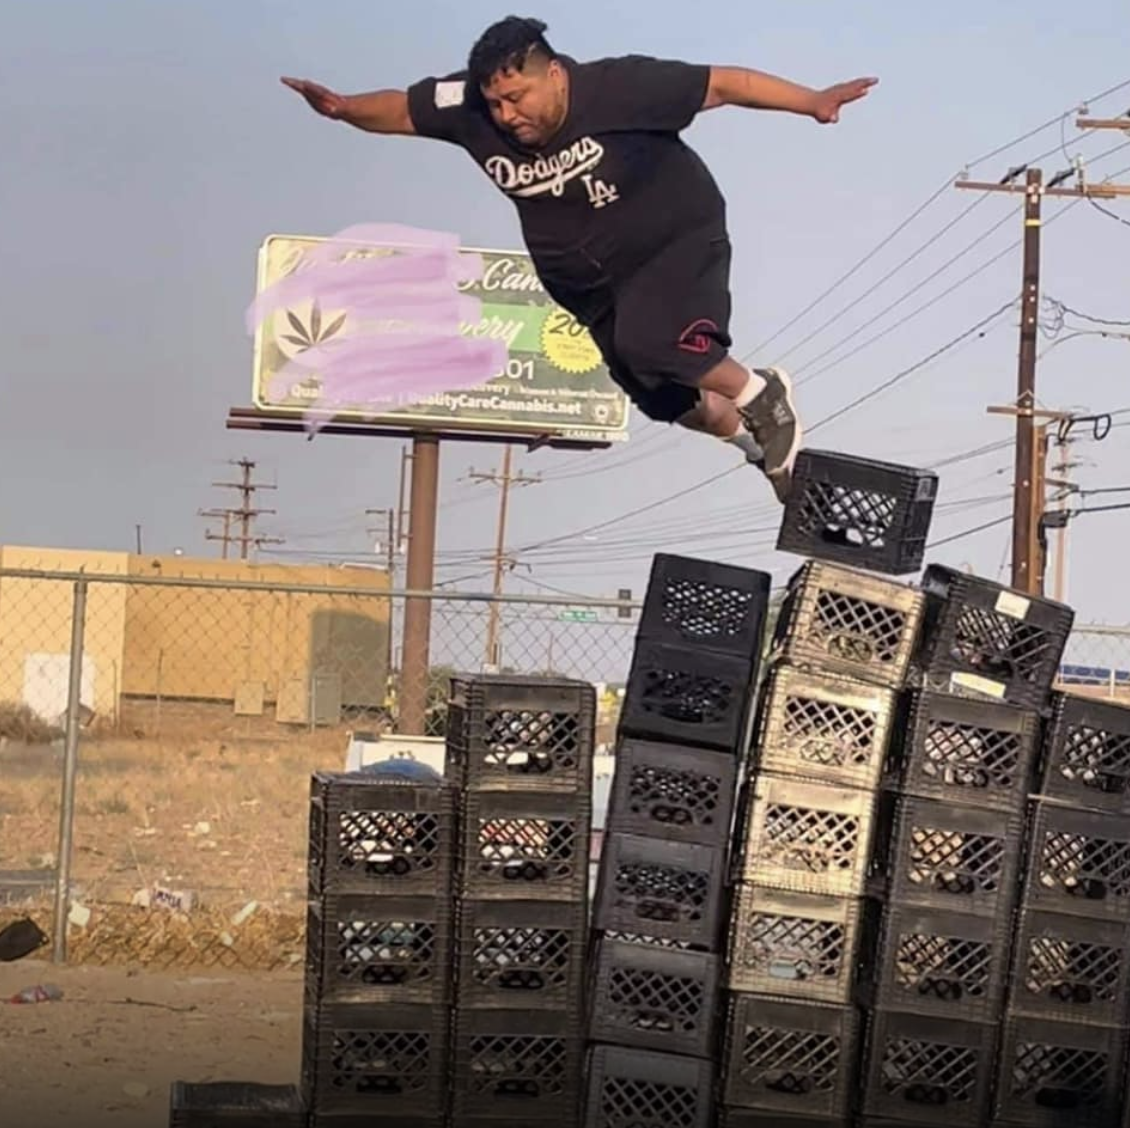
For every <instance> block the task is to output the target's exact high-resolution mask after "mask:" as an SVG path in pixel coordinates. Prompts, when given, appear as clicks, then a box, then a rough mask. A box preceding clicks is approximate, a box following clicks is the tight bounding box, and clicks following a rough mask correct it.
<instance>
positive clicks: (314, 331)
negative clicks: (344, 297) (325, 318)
mask: <svg viewBox="0 0 1130 1128" xmlns="http://www.w3.org/2000/svg"><path fill="white" fill-rule="evenodd" d="M345 317H346V315H345V314H344V313H343V314H342V315H341V316H340V317H336V318H334V320H333V321H331V322H330V323H329V324H328V325H327V326H326V327H325V328H324V329H323V328H322V311H321V310H320V309H319V308H318V303H317V302H314V305H313V308H312V309H311V311H310V325H309V328H307V327H306V326H305V325H303V324H302V320H301V318H299V317H298V316H297V315H296V314H294V313H293V312H291V310H289V309H288V310H287V311H286V319H287V321H289V322H290V327H291V328H292V329H293V330H294V333H284V334H283V338H282V339H283V340H284V341H286V342H288V343H289V344H292V345H296V346H297V347H298V348H299V349H309V348H313V347H314V345H320V344H321V343H322V342H323V341H328V340H329V339H330V337H332V336H334V335H335V334H336V333H338V332H340V330H341V327H342V326H343V325H344V324H345Z"/></svg>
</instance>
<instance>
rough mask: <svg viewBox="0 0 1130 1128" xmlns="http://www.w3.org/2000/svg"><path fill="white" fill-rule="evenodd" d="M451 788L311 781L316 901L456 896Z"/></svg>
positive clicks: (330, 777)
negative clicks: (351, 896) (343, 896)
mask: <svg viewBox="0 0 1130 1128" xmlns="http://www.w3.org/2000/svg"><path fill="white" fill-rule="evenodd" d="M456 803H457V792H456V790H455V788H453V787H451V786H449V785H447V784H442V785H437V784H424V783H416V782H407V781H403V780H396V781H392V780H379V781H375V780H373V779H371V778H366V777H365V776H357V775H352V774H350V775H346V774H343V773H330V772H317V773H315V774H314V775H313V777H312V778H311V781H310V814H309V829H310V845H309V858H308V863H307V872H308V885H309V892H310V895H311V896H313V897H320V896H323V895H324V894H327V893H331V892H333V893H389V894H394V895H398V896H415V895H428V894H431V895H437V896H448V895H449V894H450V892H451V880H452V871H453V861H454V858H455V857H456V854H457V851H458V848H459V842H458V838H457V824H456Z"/></svg>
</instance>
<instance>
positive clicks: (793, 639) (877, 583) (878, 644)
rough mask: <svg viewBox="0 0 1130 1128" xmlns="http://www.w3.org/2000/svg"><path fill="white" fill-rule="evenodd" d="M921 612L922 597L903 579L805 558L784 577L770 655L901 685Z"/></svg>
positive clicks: (912, 649) (811, 667)
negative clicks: (800, 564) (783, 587)
mask: <svg viewBox="0 0 1130 1128" xmlns="http://www.w3.org/2000/svg"><path fill="white" fill-rule="evenodd" d="M924 610H925V597H924V596H923V594H922V593H921V592H920V591H917V590H916V589H914V588H911V587H909V586H907V585H905V584H901V583H898V582H897V581H895V580H888V579H884V578H883V577H881V576H869V575H867V574H866V573H865V572H859V571H857V570H856V569H854V568H847V567H845V566H844V565H842V564H828V563H824V562H822V561H815V560H813V561H809V562H808V563H806V564H804V565H802V566H801V567H800V568H799V569H798V570H797V571H796V572H795V573H794V574H793V575H792V577H791V578H790V580H789V583H788V587H787V588H786V592H785V597H784V600H783V601H782V603H781V610H780V614H779V615H778V617H777V625H776V629H775V631H774V636H773V645H772V653H773V656H774V657H775V658H778V659H783V660H785V661H787V662H789V663H790V664H792V665H796V666H804V667H807V668H809V669H813V670H816V671H825V672H828V673H833V674H842V675H843V676H845V677H849V678H857V679H859V680H860V681H866V682H873V683H875V684H876V685H885V686H889V687H890V688H892V689H900V688H901V687H902V684H903V681H904V679H905V677H906V673H907V670H908V669H909V668H910V661H911V658H912V657H913V655H914V652H915V648H916V646H917V644H918V632H919V628H920V626H921V622H922V615H923V612H924Z"/></svg>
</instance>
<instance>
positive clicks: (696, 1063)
mask: <svg viewBox="0 0 1130 1128" xmlns="http://www.w3.org/2000/svg"><path fill="white" fill-rule="evenodd" d="M586 1073H587V1078H588V1084H587V1093H586V1097H585V1102H584V1105H585V1107H584V1119H583V1120H582V1123H583V1124H584V1128H714V1121H715V1109H714V1079H715V1075H714V1066H713V1065H712V1064H711V1063H710V1062H709V1061H706V1060H704V1059H702V1058H691V1057H684V1056H681V1055H677V1054H663V1053H657V1052H655V1051H653V1050H637V1049H629V1048H625V1047H621V1046H602V1045H597V1046H594V1047H593V1048H592V1050H591V1051H590V1053H589V1056H588V1068H587V1070H586Z"/></svg>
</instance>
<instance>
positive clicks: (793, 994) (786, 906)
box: [725, 884, 875, 1004]
mask: <svg viewBox="0 0 1130 1128" xmlns="http://www.w3.org/2000/svg"><path fill="white" fill-rule="evenodd" d="M870 909H871V906H870V905H869V904H868V902H866V901H864V900H863V899H861V898H857V897H818V896H813V895H811V894H808V893H788V892H785V891H782V890H778V889H763V888H761V887H759V886H756V885H747V884H741V885H738V886H737V887H736V888H735V890H734V894H733V901H732V905H731V909H730V927H729V931H728V938H727V943H728V950H727V960H726V970H725V986H726V987H727V988H728V989H729V990H731V991H740V992H745V993H749V994H763V995H778V996H781V997H784V998H790V999H798V1000H802V1001H809V1002H827V1003H843V1004H846V1003H850V1002H851V1001H852V999H853V998H854V997H855V992H856V989H857V987H858V984H859V980H860V973H861V970H862V965H863V964H864V963H866V962H867V961H870V960H872V959H874V956H875V951H874V947H873V944H872V939H873V927H874V922H875V913H874V912H872V911H870Z"/></svg>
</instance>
